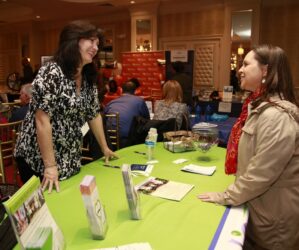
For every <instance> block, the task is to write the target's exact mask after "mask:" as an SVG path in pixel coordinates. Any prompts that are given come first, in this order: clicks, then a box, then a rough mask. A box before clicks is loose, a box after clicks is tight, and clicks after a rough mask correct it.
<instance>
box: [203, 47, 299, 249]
mask: <svg viewBox="0 0 299 250" xmlns="http://www.w3.org/2000/svg"><path fill="white" fill-rule="evenodd" d="M239 73H240V77H241V88H242V89H243V90H247V91H250V93H251V94H250V96H249V97H248V98H247V99H246V101H245V102H244V104H243V109H242V113H241V115H240V117H239V119H238V120H237V122H236V123H235V125H234V127H233V129H232V132H231V136H230V139H229V142H228V148H227V154H226V163H225V165H226V172H227V170H229V172H234V171H233V170H235V168H237V169H236V170H237V173H236V179H235V182H234V183H233V184H232V185H230V186H229V187H228V188H227V189H226V190H225V191H224V192H207V193H203V194H200V195H199V196H198V198H199V199H201V200H202V201H205V202H213V203H217V204H220V205H232V206H239V205H241V204H243V203H247V206H248V209H249V220H248V224H247V227H246V235H245V242H244V246H243V249H281V250H282V249H289V250H295V249H298V246H299V233H298V225H299V102H298V100H297V99H296V96H295V94H294V93H295V89H294V84H293V81H292V75H291V69H290V65H289V63H288V59H287V56H286V54H285V52H284V51H283V50H282V49H281V48H279V47H275V46H271V45H260V46H258V47H256V48H254V49H253V50H251V51H250V52H249V53H248V54H247V55H246V56H245V59H244V61H243V66H242V67H241V68H240V70H239Z"/></svg>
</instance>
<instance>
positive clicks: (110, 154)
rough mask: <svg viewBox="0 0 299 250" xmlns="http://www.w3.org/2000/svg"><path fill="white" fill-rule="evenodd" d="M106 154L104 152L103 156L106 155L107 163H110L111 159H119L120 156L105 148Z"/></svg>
mask: <svg viewBox="0 0 299 250" xmlns="http://www.w3.org/2000/svg"><path fill="white" fill-rule="evenodd" d="M103 151H104V152H103V154H104V157H105V163H108V162H109V160H110V159H112V158H119V157H118V156H117V154H115V153H114V152H113V151H112V150H111V149H110V148H108V147H107V148H105V149H104V150H103Z"/></svg>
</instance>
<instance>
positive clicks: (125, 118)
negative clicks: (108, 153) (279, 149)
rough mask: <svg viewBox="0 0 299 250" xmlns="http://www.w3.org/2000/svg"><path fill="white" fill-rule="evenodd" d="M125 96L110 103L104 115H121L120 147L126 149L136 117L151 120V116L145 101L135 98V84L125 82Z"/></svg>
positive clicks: (123, 86) (123, 88) (123, 87)
mask: <svg viewBox="0 0 299 250" xmlns="http://www.w3.org/2000/svg"><path fill="white" fill-rule="evenodd" d="M122 90H123V94H122V95H121V96H120V97H119V98H117V99H115V100H112V101H111V102H109V103H108V104H107V105H106V107H105V109H104V113H105V114H107V113H116V112H118V113H119V127H120V147H121V148H122V147H126V146H127V143H128V135H129V130H130V127H131V123H132V120H133V118H134V117H135V116H142V117H144V118H147V119H149V118H150V114H149V111H148V108H147V106H146V103H145V101H144V100H143V99H142V98H141V97H139V96H135V95H134V92H135V84H134V83H133V82H131V81H128V82H125V83H124V84H123V85H122Z"/></svg>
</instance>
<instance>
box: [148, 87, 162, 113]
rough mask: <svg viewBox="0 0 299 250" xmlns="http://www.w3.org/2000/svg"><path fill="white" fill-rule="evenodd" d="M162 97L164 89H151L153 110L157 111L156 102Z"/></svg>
mask: <svg viewBox="0 0 299 250" xmlns="http://www.w3.org/2000/svg"><path fill="white" fill-rule="evenodd" d="M161 99H162V89H151V100H152V108H153V112H155V102H156V101H157V100H161Z"/></svg>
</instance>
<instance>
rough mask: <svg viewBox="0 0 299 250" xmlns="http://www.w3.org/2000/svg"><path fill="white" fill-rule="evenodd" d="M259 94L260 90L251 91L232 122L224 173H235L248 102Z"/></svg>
mask: <svg viewBox="0 0 299 250" xmlns="http://www.w3.org/2000/svg"><path fill="white" fill-rule="evenodd" d="M260 95H261V90H260V89H258V90H257V91H255V92H253V93H251V94H250V95H249V96H248V97H247V98H246V100H245V101H244V104H243V106H242V112H241V114H240V116H239V118H238V119H237V121H236V123H235V124H234V126H233V128H232V130H231V133H230V136H229V139H228V143H227V150H226V159H225V173H226V174H235V173H236V172H237V165H238V145H239V140H240V137H241V134H242V128H243V126H244V124H245V121H246V119H247V116H248V104H249V103H251V102H252V101H254V100H256V99H257V98H258V97H259V96H260Z"/></svg>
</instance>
